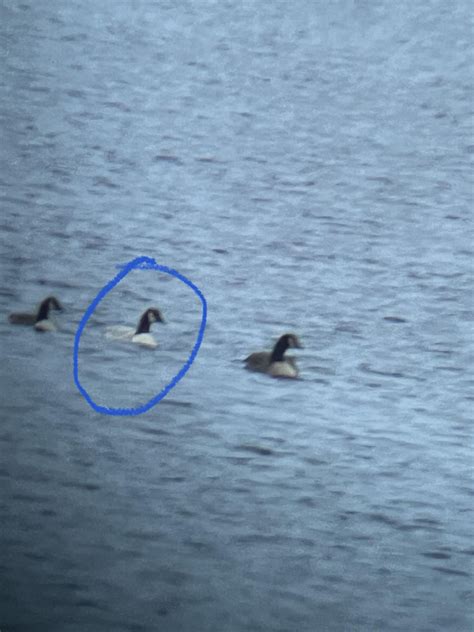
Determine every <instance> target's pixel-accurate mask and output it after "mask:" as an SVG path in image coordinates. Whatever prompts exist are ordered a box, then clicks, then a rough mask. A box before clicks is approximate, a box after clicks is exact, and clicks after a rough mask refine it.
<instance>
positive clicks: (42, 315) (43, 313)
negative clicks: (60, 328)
mask: <svg viewBox="0 0 474 632" xmlns="http://www.w3.org/2000/svg"><path fill="white" fill-rule="evenodd" d="M48 315H49V298H48V299H46V300H45V301H43V302H42V303H41V305H40V307H39V310H38V314H37V315H36V322H37V323H39V322H40V321H41V320H46V319H47V318H48Z"/></svg>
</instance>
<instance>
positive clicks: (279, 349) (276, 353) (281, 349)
mask: <svg viewBox="0 0 474 632" xmlns="http://www.w3.org/2000/svg"><path fill="white" fill-rule="evenodd" d="M288 347H289V344H288V338H287V337H286V336H282V337H281V338H280V340H279V341H278V342H277V343H276V345H275V346H274V348H273V351H272V355H271V357H270V362H281V361H282V360H283V354H284V353H285V351H286V350H287V349H288Z"/></svg>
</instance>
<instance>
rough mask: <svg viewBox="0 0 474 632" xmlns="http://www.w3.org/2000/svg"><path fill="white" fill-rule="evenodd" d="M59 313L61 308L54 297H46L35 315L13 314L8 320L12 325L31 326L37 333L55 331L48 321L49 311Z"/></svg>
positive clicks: (50, 321)
mask: <svg viewBox="0 0 474 632" xmlns="http://www.w3.org/2000/svg"><path fill="white" fill-rule="evenodd" d="M52 309H53V310H55V311H58V312H61V311H62V310H63V306H62V305H61V303H60V302H59V301H58V299H57V298H55V297H54V296H48V297H47V298H45V299H44V300H43V301H41V304H40V306H39V308H38V311H37V313H36V314H29V313H25V312H13V314H10V315H9V316H8V320H9V321H10V322H11V323H12V324H13V325H31V326H33V327H34V328H35V329H36V330H37V331H55V330H56V325H55V324H54V323H53V321H52V320H50V319H49V312H50V310H52Z"/></svg>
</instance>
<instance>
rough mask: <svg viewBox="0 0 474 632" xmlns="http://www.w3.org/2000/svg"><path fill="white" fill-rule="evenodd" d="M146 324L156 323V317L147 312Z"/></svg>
mask: <svg viewBox="0 0 474 632" xmlns="http://www.w3.org/2000/svg"><path fill="white" fill-rule="evenodd" d="M148 322H149V323H156V316H155V314H154V313H153V312H148Z"/></svg>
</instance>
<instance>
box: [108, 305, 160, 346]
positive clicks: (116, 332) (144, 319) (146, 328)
mask: <svg viewBox="0 0 474 632" xmlns="http://www.w3.org/2000/svg"><path fill="white" fill-rule="evenodd" d="M164 322H165V321H164V318H163V316H162V314H161V312H160V310H159V309H157V308H156V307H149V308H148V309H147V310H145V311H144V312H143V314H142V315H141V316H140V320H139V321H138V325H137V328H136V329H134V328H133V327H126V326H123V325H116V326H113V327H107V330H106V332H105V335H106V338H109V339H115V340H131V341H132V342H134V343H135V344H137V345H142V346H144V347H148V348H150V349H155V348H156V347H157V346H158V343H157V342H156V340H155V338H154V336H153V335H152V334H151V333H150V327H151V325H152V323H164Z"/></svg>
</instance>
